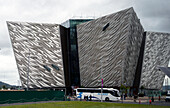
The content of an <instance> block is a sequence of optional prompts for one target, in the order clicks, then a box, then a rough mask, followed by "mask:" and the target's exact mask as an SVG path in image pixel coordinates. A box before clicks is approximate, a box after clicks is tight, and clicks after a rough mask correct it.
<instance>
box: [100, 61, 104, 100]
mask: <svg viewBox="0 0 170 108" xmlns="http://www.w3.org/2000/svg"><path fill="white" fill-rule="evenodd" d="M101 59H102V58H101ZM100 75H101V102H103V74H102V60H101V72H100Z"/></svg>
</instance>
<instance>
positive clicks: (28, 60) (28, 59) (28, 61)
mask: <svg viewBox="0 0 170 108" xmlns="http://www.w3.org/2000/svg"><path fill="white" fill-rule="evenodd" d="M27 57H28V58H27V63H28V64H27V65H28V69H27V91H28V90H29V85H28V82H29V70H30V69H29V66H30V50H29V53H28V56H27Z"/></svg>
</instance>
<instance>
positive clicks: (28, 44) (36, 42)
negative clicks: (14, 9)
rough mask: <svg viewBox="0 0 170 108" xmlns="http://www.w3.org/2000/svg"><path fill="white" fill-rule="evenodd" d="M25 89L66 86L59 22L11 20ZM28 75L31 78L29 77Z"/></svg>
mask: <svg viewBox="0 0 170 108" xmlns="http://www.w3.org/2000/svg"><path fill="white" fill-rule="evenodd" d="M7 25H8V30H9V35H10V38H11V42H12V46H13V50H14V55H15V58H16V63H17V67H18V71H19V75H20V79H21V83H22V86H23V87H24V88H26V87H27V82H28V87H29V88H46V87H64V86H65V81H64V80H65V79H64V70H63V60H62V49H61V39H60V27H59V25H58V24H38V23H20V22H7ZM27 77H28V78H27Z"/></svg>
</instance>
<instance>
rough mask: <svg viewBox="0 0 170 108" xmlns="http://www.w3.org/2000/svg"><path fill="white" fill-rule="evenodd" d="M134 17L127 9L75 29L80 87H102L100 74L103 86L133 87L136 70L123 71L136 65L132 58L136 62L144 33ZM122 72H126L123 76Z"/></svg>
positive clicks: (131, 10)
mask: <svg viewBox="0 0 170 108" xmlns="http://www.w3.org/2000/svg"><path fill="white" fill-rule="evenodd" d="M135 15H136V14H135V12H134V10H133V8H129V9H126V10H123V11H120V12H118V13H114V14H111V15H107V16H104V17H101V18H98V19H96V20H92V21H89V22H87V23H83V24H80V25H78V26H77V34H78V50H79V64H80V79H81V86H84V87H99V86H101V72H102V76H103V80H104V86H105V87H114V86H120V85H121V83H122V82H124V81H126V80H128V81H127V82H126V83H127V85H131V86H132V84H133V80H134V75H135V70H136V69H135V68H130V69H126V71H125V68H129V67H127V66H134V65H135V64H134V63H133V62H135V63H136V62H137V60H134V59H138V58H137V57H138V55H139V51H137V50H139V49H140V48H139V47H140V43H141V41H142V37H141V34H142V32H143V28H142V27H141V25H140V23H139V19H137V18H136V16H135ZM134 16H135V18H133V17H134ZM134 19H135V21H136V22H135V21H133V20H134ZM108 23H109V26H108V27H107V28H106V30H104V31H103V27H104V26H105V25H107V24H108ZM135 23H136V24H135ZM138 26H139V27H138ZM131 30H133V31H131ZM137 30H139V31H137ZM138 36H139V38H138ZM135 41H137V42H135ZM130 42H132V43H130ZM138 42H139V43H138ZM133 43H134V44H133ZM132 44H133V45H132ZM138 44H139V45H138ZM135 45H137V46H135ZM127 47H132V48H133V47H134V48H133V49H130V48H127ZM131 51H137V52H135V53H134V54H131ZM128 56H129V57H128ZM133 56H135V57H134V58H133ZM126 58H128V59H126ZM125 60H126V61H125ZM124 71H125V72H128V74H126V76H125V75H124ZM125 77H127V78H126V79H125Z"/></svg>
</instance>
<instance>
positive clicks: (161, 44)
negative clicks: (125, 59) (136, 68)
mask: <svg viewBox="0 0 170 108" xmlns="http://www.w3.org/2000/svg"><path fill="white" fill-rule="evenodd" d="M169 59H170V34H169V33H157V32H147V33H146V41H145V50H144V59H143V67H142V74H141V86H144V87H145V88H148V89H161V88H162V85H163V81H164V76H165V74H164V73H163V72H162V71H160V70H159V67H167V66H168V63H169Z"/></svg>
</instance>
